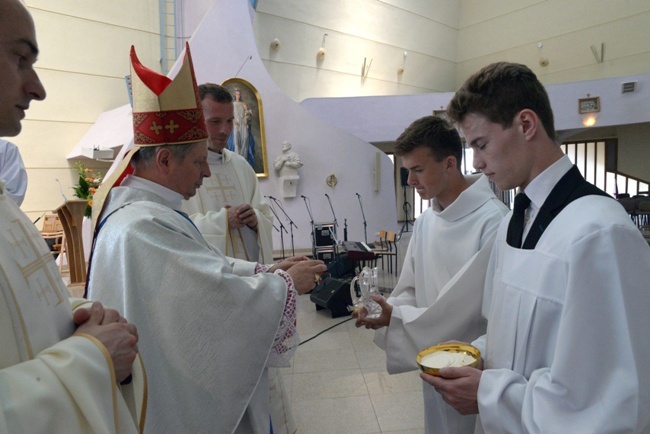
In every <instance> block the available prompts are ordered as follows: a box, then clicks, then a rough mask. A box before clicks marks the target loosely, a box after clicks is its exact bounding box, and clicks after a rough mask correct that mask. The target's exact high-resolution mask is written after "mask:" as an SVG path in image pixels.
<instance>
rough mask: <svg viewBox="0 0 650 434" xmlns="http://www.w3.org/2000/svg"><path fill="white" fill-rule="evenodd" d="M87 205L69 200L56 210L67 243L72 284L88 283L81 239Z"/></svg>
mask: <svg viewBox="0 0 650 434" xmlns="http://www.w3.org/2000/svg"><path fill="white" fill-rule="evenodd" d="M86 205H88V201H87V200H83V199H78V200H67V201H66V202H65V203H64V204H63V205H61V206H60V207H58V208H57V209H56V214H57V215H58V216H59V220H61V224H62V225H63V232H64V233H65V238H66V242H67V257H68V258H67V259H68V267H69V268H70V284H75V283H83V282H85V281H86V258H85V257H84V245H83V240H82V238H81V229H82V225H83V219H84V213H85V211H86Z"/></svg>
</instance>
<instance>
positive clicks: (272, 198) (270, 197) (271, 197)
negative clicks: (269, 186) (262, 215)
mask: <svg viewBox="0 0 650 434" xmlns="http://www.w3.org/2000/svg"><path fill="white" fill-rule="evenodd" d="M268 198H269V199H271V200H277V199H276V198H274V197H273V196H268Z"/></svg>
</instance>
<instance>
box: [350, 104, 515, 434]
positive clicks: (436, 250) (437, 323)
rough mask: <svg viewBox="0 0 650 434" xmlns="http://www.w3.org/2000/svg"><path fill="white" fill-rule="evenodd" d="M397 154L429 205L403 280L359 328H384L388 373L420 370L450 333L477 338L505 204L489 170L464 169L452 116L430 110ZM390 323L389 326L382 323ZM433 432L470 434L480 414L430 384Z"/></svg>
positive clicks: (428, 417)
mask: <svg viewBox="0 0 650 434" xmlns="http://www.w3.org/2000/svg"><path fill="white" fill-rule="evenodd" d="M395 153H396V154H397V155H398V156H400V157H401V158H402V165H403V166H404V167H405V168H407V169H408V171H409V177H408V184H409V185H411V186H413V187H414V188H415V189H416V191H417V192H418V194H419V195H420V197H421V198H422V199H425V200H427V199H428V200H431V207H430V208H429V209H427V210H426V211H425V212H424V213H423V214H422V215H421V216H420V217H418V219H417V220H416V221H415V227H414V229H413V235H412V236H411V241H410V242H409V246H408V249H407V251H406V257H405V259H404V266H403V267H402V272H401V274H400V278H399V281H398V283H397V286H396V287H395V289H394V291H393V292H392V294H391V296H390V297H389V298H388V300H386V301H384V300H380V303H381V306H382V314H381V316H380V317H379V318H376V319H371V318H364V317H363V314H362V318H360V319H359V320H358V321H357V326H361V325H365V326H368V327H371V328H373V329H378V331H377V332H376V334H375V343H376V344H377V345H379V346H380V347H381V348H383V349H384V350H385V351H386V368H387V370H388V372H389V373H391V374H397V373H400V372H406V371H412V370H416V369H418V366H417V364H416V363H415V359H416V355H417V353H418V352H419V351H421V350H423V349H425V348H427V347H429V346H432V345H436V344H438V343H441V342H444V341H447V340H449V339H452V338H458V337H459V336H462V338H463V339H465V340H471V339H475V338H477V337H478V336H480V335H481V334H483V333H484V332H485V321H484V320H483V319H482V318H481V303H482V300H483V285H484V281H483V279H484V277H485V270H486V269H487V263H488V259H489V255H490V251H491V248H492V241H493V238H494V234H495V232H496V229H497V227H498V225H499V223H500V222H501V219H502V218H503V216H504V215H505V213H506V212H507V207H506V206H505V205H504V204H503V203H502V202H501V201H499V200H498V199H497V197H496V196H495V195H494V193H493V192H492V190H491V188H490V185H489V183H488V180H487V178H486V177H485V176H483V175H463V173H462V172H461V170H460V166H461V160H462V155H463V145H462V143H461V140H460V136H459V135H458V132H457V131H456V129H454V128H453V127H452V126H451V125H450V124H449V123H448V122H447V121H445V120H443V119H441V118H439V117H435V116H426V117H423V118H421V119H418V120H416V121H415V122H413V123H412V124H411V125H410V126H409V127H408V128H407V129H406V130H405V131H404V132H403V133H402V135H400V136H399V138H398V139H397V141H396V143H395ZM382 327H386V328H382ZM424 415H425V429H426V431H427V433H465V432H467V431H468V429H470V430H471V429H472V428H473V427H474V422H475V417H474V416H462V415H460V414H458V413H457V412H456V411H455V410H454V409H453V408H451V407H450V406H448V405H447V404H446V403H445V402H444V401H443V400H442V399H441V398H440V395H438V394H437V393H436V392H435V390H433V389H432V388H431V387H428V386H427V387H425V388H424Z"/></svg>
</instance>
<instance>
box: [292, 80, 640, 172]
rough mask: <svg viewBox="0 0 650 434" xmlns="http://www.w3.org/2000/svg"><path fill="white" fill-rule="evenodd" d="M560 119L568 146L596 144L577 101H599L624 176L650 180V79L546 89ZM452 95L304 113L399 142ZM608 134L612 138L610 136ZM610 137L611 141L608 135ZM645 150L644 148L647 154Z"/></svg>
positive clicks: (599, 116)
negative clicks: (582, 140) (615, 138)
mask: <svg viewBox="0 0 650 434" xmlns="http://www.w3.org/2000/svg"><path fill="white" fill-rule="evenodd" d="M624 81H636V82H637V83H638V84H637V91H636V92H634V93H628V94H621V90H620V89H621V83H622V82H624ZM546 89H547V92H548V94H549V98H550V100H551V106H552V107H553V112H554V115H555V129H556V130H557V131H558V132H565V131H566V133H565V134H562V138H563V139H564V140H573V139H572V136H574V135H575V134H576V133H577V132H580V133H581V137H590V138H591V139H596V138H601V137H603V136H602V135H601V134H603V133H602V132H600V131H599V130H598V129H594V134H593V135H590V134H589V132H588V129H586V128H585V127H584V125H583V119H584V118H585V117H586V116H587V115H581V114H579V113H578V99H579V98H585V97H586V96H587V94H589V95H591V96H599V97H600V104H601V111H600V112H599V113H594V114H593V116H594V117H595V118H596V126H597V127H599V128H600V127H608V126H614V127H618V130H617V131H620V132H621V134H620V136H619V162H620V163H621V164H622V167H621V168H620V170H622V171H624V172H626V171H628V170H629V171H630V172H626V173H628V174H629V175H633V176H637V177H640V178H642V179H647V180H650V134H648V132H649V131H648V129H647V127H644V126H640V127H636V128H635V127H627V128H624V127H623V126H625V125H630V126H631V125H638V124H642V125H647V123H648V122H650V74H640V75H633V76H626V77H616V78H605V79H600V80H588V81H581V82H574V83H561V84H550V85H547V86H546ZM452 96H453V94H452V93H449V92H448V93H438V94H425V95H409V96H407V95H401V96H375V97H365V98H362V97H359V98H314V99H308V100H305V101H303V102H302V104H301V105H302V107H304V108H305V109H306V110H307V111H309V112H310V113H312V114H313V115H314V116H316V117H318V118H321V119H323V120H325V121H327V122H329V123H331V124H332V125H336V126H337V127H339V128H341V129H343V130H345V131H348V132H349V133H350V134H353V135H355V136H357V137H359V138H361V139H363V140H367V141H369V142H390V141H394V140H395V139H396V138H397V137H398V136H399V134H401V132H402V131H404V128H406V127H407V126H408V125H409V124H410V123H411V122H412V121H413V120H415V119H417V118H419V117H421V116H425V115H430V114H431V113H432V110H438V109H440V108H441V107H446V106H447V104H448V103H449V100H450V99H451V97H452ZM605 134H608V133H605ZM605 137H611V135H606V136H605ZM644 147H645V148H644Z"/></svg>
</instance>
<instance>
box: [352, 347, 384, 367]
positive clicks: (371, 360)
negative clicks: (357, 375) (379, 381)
mask: <svg viewBox="0 0 650 434" xmlns="http://www.w3.org/2000/svg"><path fill="white" fill-rule="evenodd" d="M356 355H357V360H359V366H360V367H361V368H363V369H366V368H384V369H385V368H386V353H384V350H382V349H381V348H379V347H377V346H375V347H373V348H369V349H367V350H362V351H357V352H356Z"/></svg>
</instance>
